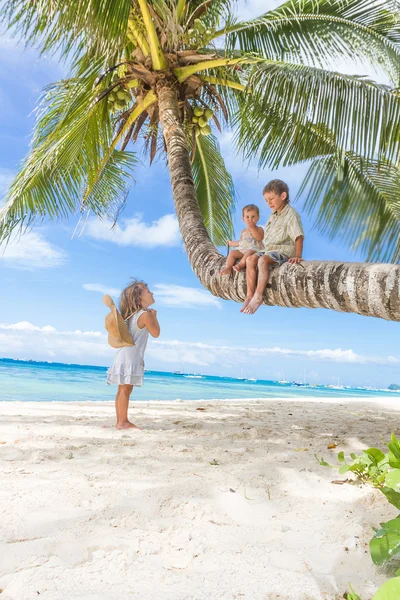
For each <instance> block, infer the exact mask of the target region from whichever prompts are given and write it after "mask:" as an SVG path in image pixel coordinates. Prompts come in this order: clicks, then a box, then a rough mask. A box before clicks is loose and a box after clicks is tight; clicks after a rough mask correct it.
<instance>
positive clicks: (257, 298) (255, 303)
mask: <svg viewBox="0 0 400 600" xmlns="http://www.w3.org/2000/svg"><path fill="white" fill-rule="evenodd" d="M261 303H262V296H261V295H260V294H254V296H253V298H252V300H251V302H250V303H249V304H248V305H247V306H246V308H245V309H244V311H243V312H244V313H246V315H253V314H254V313H255V312H256V310H257V309H258V308H259V307H260V305H261Z"/></svg>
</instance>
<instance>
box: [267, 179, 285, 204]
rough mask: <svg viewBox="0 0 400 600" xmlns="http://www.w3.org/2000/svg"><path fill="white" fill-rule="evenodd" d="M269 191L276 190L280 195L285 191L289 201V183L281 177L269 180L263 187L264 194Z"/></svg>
mask: <svg viewBox="0 0 400 600" xmlns="http://www.w3.org/2000/svg"><path fill="white" fill-rule="evenodd" d="M268 192H274V193H275V194H279V196H280V195H281V194H283V192H286V202H289V187H288V185H287V183H285V182H284V181H282V180H281V179H272V180H271V181H269V182H268V183H267V185H266V186H265V187H264V189H263V196H264V194H267V193H268Z"/></svg>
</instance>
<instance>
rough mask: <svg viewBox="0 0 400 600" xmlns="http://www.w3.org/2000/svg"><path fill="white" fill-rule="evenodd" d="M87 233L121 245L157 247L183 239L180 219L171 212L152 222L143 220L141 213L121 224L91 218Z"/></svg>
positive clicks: (172, 244)
mask: <svg viewBox="0 0 400 600" xmlns="http://www.w3.org/2000/svg"><path fill="white" fill-rule="evenodd" d="M85 234H86V235H88V236H89V237H92V238H95V239H96V240H104V241H107V242H113V243H114V244H118V245H119V246H138V247H141V248H155V247H158V246H178V245H179V244H180V241H181V236H180V233H179V226H178V220H177V218H176V216H175V215H173V214H169V215H164V216H163V217H160V218H159V219H158V220H157V221H153V222H152V223H150V224H147V223H145V222H144V221H143V220H142V216H141V215H137V216H135V217H132V218H131V219H123V220H122V221H121V224H118V223H117V224H116V225H115V227H112V224H111V223H109V222H106V221H101V220H100V219H90V220H89V222H88V224H87V225H86V228H85Z"/></svg>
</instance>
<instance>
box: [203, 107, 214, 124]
mask: <svg viewBox="0 0 400 600" xmlns="http://www.w3.org/2000/svg"><path fill="white" fill-rule="evenodd" d="M213 114H214V111H213V110H211V108H207V109H206V111H205V113H204V116H205V118H206V119H207V121H209V120H210V119H211V117H212V116H213Z"/></svg>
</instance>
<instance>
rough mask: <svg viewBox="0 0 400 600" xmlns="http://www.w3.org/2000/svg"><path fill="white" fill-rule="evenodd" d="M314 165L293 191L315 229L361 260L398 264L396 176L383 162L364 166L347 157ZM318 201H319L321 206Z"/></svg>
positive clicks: (399, 220) (399, 217)
mask: <svg viewBox="0 0 400 600" xmlns="http://www.w3.org/2000/svg"><path fill="white" fill-rule="evenodd" d="M337 162H338V156H335V155H331V156H326V157H322V158H320V159H317V160H315V161H314V162H313V164H312V165H311V167H310V169H309V171H308V173H307V176H306V178H305V180H304V182H303V184H302V186H301V189H300V190H299V193H298V197H301V196H305V197H306V202H305V208H306V210H308V212H310V213H311V212H315V211H317V219H316V222H315V225H316V227H317V228H318V229H319V231H321V232H322V233H326V234H328V235H329V236H330V238H331V239H333V238H336V237H340V238H341V239H342V240H344V241H345V242H347V243H349V244H353V247H354V248H357V249H359V250H361V252H363V253H364V254H365V255H366V256H367V260H380V261H391V262H398V261H399V260H400V199H399V195H398V190H399V189H400V171H399V168H398V167H395V166H394V165H392V164H390V163H386V162H379V163H377V162H370V163H368V164H364V163H363V160H362V159H360V157H357V156H355V155H353V154H351V153H347V152H346V153H344V154H342V155H341V156H340V163H341V165H342V168H341V169H338V164H337ZM321 198H322V201H321ZM344 224H345V226H344Z"/></svg>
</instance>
